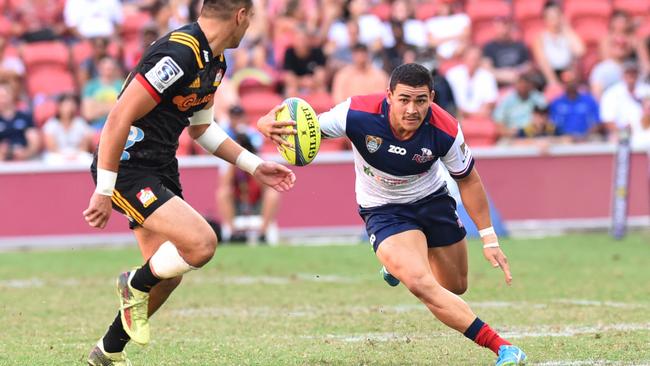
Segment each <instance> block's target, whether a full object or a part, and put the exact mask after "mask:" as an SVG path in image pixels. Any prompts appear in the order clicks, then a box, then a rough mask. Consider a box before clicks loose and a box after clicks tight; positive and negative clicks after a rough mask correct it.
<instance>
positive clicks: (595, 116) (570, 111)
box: [549, 68, 602, 141]
mask: <svg viewBox="0 0 650 366" xmlns="http://www.w3.org/2000/svg"><path fill="white" fill-rule="evenodd" d="M561 79H562V83H563V86H564V90H565V92H564V94H562V95H560V96H559V97H558V98H557V99H555V100H553V101H552V102H551V104H550V108H549V109H550V116H551V121H553V123H554V124H555V125H556V126H557V127H558V128H559V129H560V130H561V131H562V133H563V134H566V135H570V136H571V137H572V138H573V139H574V140H576V141H582V140H585V139H587V138H588V137H589V136H590V135H593V134H594V133H596V132H599V131H600V130H601V127H602V126H601V121H600V117H599V113H598V102H596V99H594V97H593V96H592V95H591V94H590V93H589V92H588V91H580V89H579V88H580V79H579V74H578V72H577V71H576V70H575V69H574V68H571V69H568V70H565V71H563V72H562V74H561Z"/></svg>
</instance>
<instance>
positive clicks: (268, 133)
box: [257, 104, 296, 147]
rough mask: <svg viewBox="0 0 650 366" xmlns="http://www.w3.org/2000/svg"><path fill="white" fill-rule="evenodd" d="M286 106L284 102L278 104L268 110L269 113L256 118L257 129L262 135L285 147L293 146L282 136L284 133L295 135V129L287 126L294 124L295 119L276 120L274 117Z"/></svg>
mask: <svg viewBox="0 0 650 366" xmlns="http://www.w3.org/2000/svg"><path fill="white" fill-rule="evenodd" d="M282 108H286V106H285V105H284V104H279V105H277V106H275V107H273V109H271V110H270V111H269V113H267V114H265V115H264V116H262V117H260V119H258V120H257V129H258V130H259V131H260V133H262V135H264V137H266V138H268V139H270V140H271V141H273V143H274V144H276V145H278V146H280V145H284V146H287V147H293V144H292V143H291V142H290V141H288V140H287V139H286V138H285V137H284V136H286V135H295V134H296V131H295V130H294V129H293V128H287V127H289V126H295V125H296V122H295V121H277V120H276V119H275V116H276V114H277V113H278V112H279V111H280V110H282Z"/></svg>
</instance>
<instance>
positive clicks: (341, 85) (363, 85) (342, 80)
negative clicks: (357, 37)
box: [332, 43, 388, 104]
mask: <svg viewBox="0 0 650 366" xmlns="http://www.w3.org/2000/svg"><path fill="white" fill-rule="evenodd" d="M352 60H353V63H352V64H351V65H348V66H345V67H343V68H342V69H341V70H339V71H338V72H337V73H336V75H334V81H333V83H332V98H333V99H334V103H336V104H338V103H340V102H343V101H344V100H346V99H347V98H349V97H351V96H353V95H362V94H372V93H381V92H384V91H385V90H386V88H387V87H388V74H386V72H384V70H382V69H380V68H378V67H376V66H374V65H373V64H372V63H371V62H370V55H369V54H368V47H367V46H366V45H364V44H363V43H358V44H356V45H354V46H353V47H352Z"/></svg>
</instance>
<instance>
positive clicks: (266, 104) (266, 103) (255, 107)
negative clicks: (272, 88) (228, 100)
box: [240, 92, 282, 123]
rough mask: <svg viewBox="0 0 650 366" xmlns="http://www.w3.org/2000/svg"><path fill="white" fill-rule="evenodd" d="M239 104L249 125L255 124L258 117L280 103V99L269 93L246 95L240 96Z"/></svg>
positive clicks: (276, 95)
mask: <svg viewBox="0 0 650 366" xmlns="http://www.w3.org/2000/svg"><path fill="white" fill-rule="evenodd" d="M240 103H241V106H242V108H243V109H244V111H245V112H246V116H247V117H248V119H249V121H250V123H257V120H258V119H259V118H260V117H262V116H263V115H265V114H266V113H268V111H269V110H271V109H272V108H273V107H275V106H276V105H278V104H280V103H282V97H280V96H279V95H278V94H276V93H270V92H257V93H248V94H246V95H242V96H241V98H240Z"/></svg>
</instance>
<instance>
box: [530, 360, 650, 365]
mask: <svg viewBox="0 0 650 366" xmlns="http://www.w3.org/2000/svg"><path fill="white" fill-rule="evenodd" d="M533 365H537V366H650V363H648V362H644V363H637V362H634V363H632V362H622V361H602V360H588V361H587V360H585V361H569V360H563V361H547V362H540V363H534V364H533Z"/></svg>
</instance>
